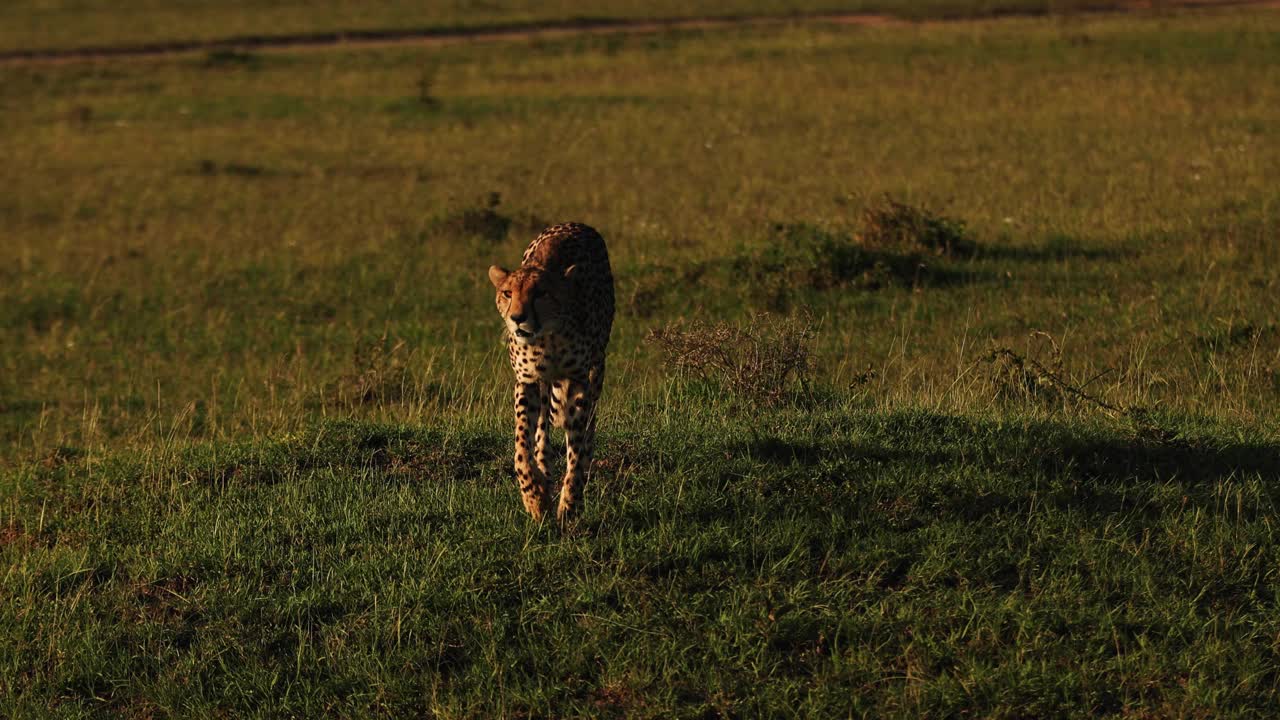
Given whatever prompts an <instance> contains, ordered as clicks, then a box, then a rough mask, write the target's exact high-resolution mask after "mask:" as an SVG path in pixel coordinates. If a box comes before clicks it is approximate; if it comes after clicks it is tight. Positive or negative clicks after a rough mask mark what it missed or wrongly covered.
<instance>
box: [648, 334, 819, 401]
mask: <svg viewBox="0 0 1280 720" xmlns="http://www.w3.org/2000/svg"><path fill="white" fill-rule="evenodd" d="M814 334H815V333H814V329H813V323H812V320H811V319H810V318H809V317H808V316H807V315H801V316H798V317H777V316H773V315H768V314H764V313H762V314H759V315H754V316H752V317H751V318H750V320H749V322H747V323H745V324H742V325H732V324H729V323H723V322H721V323H706V322H703V321H701V320H691V321H684V320H677V321H676V322H673V323H671V324H669V325H667V326H666V327H664V328H660V329H657V330H653V331H651V332H650V333H649V336H648V341H649V342H651V343H653V344H655V345H657V346H658V347H660V348H661V349H662V351H663V353H664V354H665V356H666V363H667V365H668V366H669V367H672V368H676V369H678V370H682V371H689V372H692V373H693V374H694V375H695V376H697V377H699V378H701V379H703V380H708V381H712V382H719V383H723V384H724V386H725V387H726V388H728V390H729V391H730V393H732V394H733V395H734V396H736V397H738V398H741V399H744V400H747V401H751V402H763V403H766V404H777V403H779V402H781V401H782V400H783V399H785V398H786V396H787V392H786V390H787V385H788V381H789V380H790V379H791V378H795V379H796V381H798V382H799V383H800V385H801V387H806V386H807V382H808V377H809V373H810V372H811V371H812V369H813V341H814Z"/></svg>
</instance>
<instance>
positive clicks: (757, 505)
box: [598, 413, 1280, 530]
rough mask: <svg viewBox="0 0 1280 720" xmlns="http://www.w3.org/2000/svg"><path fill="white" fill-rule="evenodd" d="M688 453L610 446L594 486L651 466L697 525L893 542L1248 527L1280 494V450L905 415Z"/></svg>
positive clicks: (691, 446)
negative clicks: (1071, 523) (1131, 527)
mask: <svg viewBox="0 0 1280 720" xmlns="http://www.w3.org/2000/svg"><path fill="white" fill-rule="evenodd" d="M686 442H687V446H685V447H682V448H680V447H668V448H666V451H664V452H663V454H660V455H658V454H654V452H653V450H652V448H650V451H649V452H639V454H637V452H635V450H634V448H627V450H625V451H622V452H620V450H621V448H618V447H617V446H611V445H609V443H608V442H607V443H605V446H604V448H603V451H602V454H600V456H602V459H603V462H602V469H603V473H602V475H603V477H602V478H600V480H599V483H598V484H604V486H618V487H617V489H620V491H622V492H626V484H627V483H626V482H620V480H618V479H617V477H616V475H614V474H613V470H612V469H613V468H617V466H627V465H630V466H634V468H645V466H646V465H648V468H646V470H648V471H652V473H655V474H659V475H662V477H669V475H686V477H689V478H690V480H691V482H692V483H695V484H696V486H698V487H699V492H687V489H686V501H685V502H684V503H682V507H681V509H680V512H681V514H682V516H687V519H689V520H690V521H699V523H708V521H723V520H730V519H732V518H733V516H736V515H740V514H741V512H744V511H745V512H749V514H753V515H762V516H767V518H782V516H792V518H794V516H796V515H803V516H810V518H820V516H831V515H832V514H845V515H847V516H856V518H859V519H860V521H861V523H865V524H867V527H868V528H882V529H883V528H888V529H893V530H911V529H915V528H920V527H924V525H929V524H934V523H938V521H943V523H945V521H964V523H977V521H995V520H996V519H1000V518H1007V516H1010V515H1014V514H1018V515H1025V514H1027V512H1028V511H1029V509H1036V510H1037V511H1051V512H1060V514H1080V515H1084V516H1088V518H1097V519H1098V521H1102V519H1103V518H1106V516H1112V515H1116V514H1123V516H1124V518H1126V519H1128V520H1135V521H1139V523H1149V521H1155V520H1156V519H1160V518H1164V516H1167V515H1171V514H1180V512H1194V511H1197V510H1199V511H1203V512H1204V514H1206V515H1207V516H1217V515H1230V518H1231V519H1233V520H1242V521H1251V520H1253V519H1257V518H1261V516H1263V515H1270V514H1272V512H1274V511H1275V507H1276V506H1277V503H1280V486H1276V484H1274V483H1270V482H1267V478H1274V477H1280V443H1275V442H1262V441H1240V439H1230V438H1225V437H1217V436H1189V434H1181V436H1179V434H1174V433H1171V432H1152V430H1149V429H1146V430H1134V429H1133V428H1128V427H1119V425H1117V427H1114V428H1106V427H1098V425H1083V424H1082V425H1069V424H1059V423H1050V421H1028V423H1007V421H1006V423H995V421H983V420H973V419H966V418H959V416H948V415H940V414H927V413H904V414H891V415H868V416H863V418H851V419H850V421H849V423H847V424H845V427H842V428H838V429H836V430H835V432H826V433H818V434H814V436H813V437H756V438H751V439H735V441H730V442H722V443H718V445H712V446H707V445H699V441H698V439H696V437H694V438H690V439H687V441H686ZM620 455H621V456H620ZM645 455H649V457H646V456H645ZM1228 483H1229V487H1228ZM1228 496H1230V497H1231V498H1233V500H1231V501H1230V503H1231V507H1230V511H1228V509H1226V506H1225V502H1226V500H1224V498H1225V497H1228ZM1242 500H1243V501H1242ZM668 514H669V512H668ZM627 518H628V521H630V523H634V524H635V525H636V527H650V525H654V524H657V523H659V521H660V520H662V516H660V512H659V511H658V510H657V509H655V507H645V506H640V507H635V506H632V509H631V510H630V511H628V515H627ZM780 521H781V520H780Z"/></svg>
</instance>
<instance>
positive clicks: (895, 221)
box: [856, 196, 978, 257]
mask: <svg viewBox="0 0 1280 720" xmlns="http://www.w3.org/2000/svg"><path fill="white" fill-rule="evenodd" d="M861 220H862V221H861V226H860V228H859V230H858V232H857V234H856V238H857V240H858V243H859V244H860V245H863V246H864V247H868V248H876V249H881V250H896V251H898V252H902V251H908V252H910V251H918V252H923V253H929V254H933V255H942V256H945V257H972V256H973V255H974V254H975V253H976V252H977V250H978V245H977V243H975V242H974V241H973V239H972V238H971V237H970V236H969V231H968V230H967V229H966V228H965V225H964V221H962V220H956V219H953V218H948V217H943V216H941V215H937V214H935V213H933V212H930V211H929V210H925V209H923V208H917V207H912V206H911V205H907V204H906V203H900V202H898V201H896V200H894V199H893V198H891V197H888V196H885V197H884V198H883V199H881V201H880V202H879V203H876V204H874V205H871V206H870V207H868V208H867V209H866V210H864V211H863V212H862V219H861Z"/></svg>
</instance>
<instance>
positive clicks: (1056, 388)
mask: <svg viewBox="0 0 1280 720" xmlns="http://www.w3.org/2000/svg"><path fill="white" fill-rule="evenodd" d="M1032 336H1033V337H1042V338H1044V339H1045V340H1047V342H1048V343H1049V355H1050V358H1049V364H1048V365H1046V364H1045V363H1043V362H1041V361H1039V360H1037V359H1036V358H1034V357H1030V356H1025V355H1021V354H1019V353H1017V352H1015V351H1013V350H1012V349H1010V348H1007V347H997V348H993V349H991V351H989V352H988V353H987V354H986V355H984V356H982V358H981V361H983V362H985V363H987V364H988V365H990V367H991V376H990V377H991V382H992V385H993V386H994V387H995V389H996V394H997V395H1000V396H1004V397H1012V398H1016V399H1019V400H1035V401H1040V402H1050V403H1063V404H1070V403H1081V402H1083V403H1086V404H1090V405H1093V406H1095V407H1098V408H1101V409H1103V410H1105V411H1107V412H1109V413H1113V414H1115V413H1121V412H1124V411H1123V410H1121V408H1119V407H1116V406H1115V405H1112V404H1111V403H1108V402H1106V401H1105V400H1102V399H1100V398H1098V397H1096V396H1094V395H1091V394H1089V393H1088V392H1086V391H1085V389H1084V388H1085V387H1087V386H1088V385H1089V383H1088V382H1086V383H1084V384H1083V385H1081V384H1077V383H1074V382H1072V381H1071V380H1069V379H1068V378H1067V377H1066V374H1065V372H1064V370H1063V360H1062V348H1061V347H1059V346H1058V343H1057V342H1055V341H1054V339H1053V337H1052V336H1050V335H1049V334H1048V333H1046V332H1034V333H1032Z"/></svg>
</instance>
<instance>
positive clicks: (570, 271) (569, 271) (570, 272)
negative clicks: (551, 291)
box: [564, 265, 578, 282]
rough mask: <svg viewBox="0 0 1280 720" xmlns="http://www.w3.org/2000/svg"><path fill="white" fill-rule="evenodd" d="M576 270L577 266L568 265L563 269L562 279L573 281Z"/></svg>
mask: <svg viewBox="0 0 1280 720" xmlns="http://www.w3.org/2000/svg"><path fill="white" fill-rule="evenodd" d="M577 272H578V266H577V265H570V266H569V267H567V268H565V269H564V279H565V280H568V281H569V282H573V276H574V274H575V273H577Z"/></svg>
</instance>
